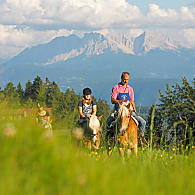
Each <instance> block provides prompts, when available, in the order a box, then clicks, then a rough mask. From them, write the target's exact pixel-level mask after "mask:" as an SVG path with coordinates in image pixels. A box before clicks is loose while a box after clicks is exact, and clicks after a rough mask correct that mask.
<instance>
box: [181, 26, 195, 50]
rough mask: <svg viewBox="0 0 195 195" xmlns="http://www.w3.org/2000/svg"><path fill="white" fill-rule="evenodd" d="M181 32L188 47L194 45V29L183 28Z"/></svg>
mask: <svg viewBox="0 0 195 195" xmlns="http://www.w3.org/2000/svg"><path fill="white" fill-rule="evenodd" d="M183 34H184V38H185V40H186V41H187V45H188V47H195V29H193V28H191V29H184V31H183Z"/></svg>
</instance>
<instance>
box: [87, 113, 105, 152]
mask: <svg viewBox="0 0 195 195" xmlns="http://www.w3.org/2000/svg"><path fill="white" fill-rule="evenodd" d="M101 118H102V116H100V117H97V116H95V115H92V116H91V117H90V119H89V127H90V129H91V130H92V131H93V142H94V144H95V145H94V147H95V148H96V149H98V148H99V145H100V136H99V131H100V120H101Z"/></svg>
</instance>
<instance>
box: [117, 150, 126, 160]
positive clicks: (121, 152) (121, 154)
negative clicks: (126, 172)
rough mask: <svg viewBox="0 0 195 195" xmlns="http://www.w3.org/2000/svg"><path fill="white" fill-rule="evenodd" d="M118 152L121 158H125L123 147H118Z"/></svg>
mask: <svg viewBox="0 0 195 195" xmlns="http://www.w3.org/2000/svg"><path fill="white" fill-rule="evenodd" d="M118 151H119V154H120V156H121V158H122V160H123V161H124V160H125V153H124V148H118Z"/></svg>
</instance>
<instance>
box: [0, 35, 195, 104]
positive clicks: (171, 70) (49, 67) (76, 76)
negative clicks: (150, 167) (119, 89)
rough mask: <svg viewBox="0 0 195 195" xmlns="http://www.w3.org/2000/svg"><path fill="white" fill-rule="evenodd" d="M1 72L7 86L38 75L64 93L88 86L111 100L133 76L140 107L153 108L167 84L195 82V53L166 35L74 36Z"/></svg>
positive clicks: (26, 54) (27, 53)
mask: <svg viewBox="0 0 195 195" xmlns="http://www.w3.org/2000/svg"><path fill="white" fill-rule="evenodd" d="M0 68H1V80H0V82H1V85H3V86H4V85H5V84H6V83H8V82H9V81H12V82H14V83H16V84H17V83H18V82H19V81H20V82H21V83H22V84H23V85H24V83H26V82H27V81H28V80H33V79H34V78H35V77H36V76H37V75H39V76H41V77H42V78H43V79H44V78H45V77H48V78H49V79H50V80H55V81H56V82H57V83H58V85H59V86H60V88H61V89H62V90H66V89H67V88H73V89H75V90H76V91H77V92H81V91H82V88H83V87H86V86H89V87H91V88H92V89H93V92H94V93H93V94H94V95H95V96H97V97H101V98H105V99H107V100H109V99H110V93H111V89H112V87H113V85H115V84H116V83H117V82H119V81H120V74H121V72H123V71H129V72H130V75H131V78H130V82H129V84H130V85H132V87H133V88H134V91H135V97H136V103H137V104H139V105H140V104H141V105H151V104H153V103H154V102H155V96H156V94H157V92H158V89H161V90H163V89H164V87H165V83H166V82H168V83H170V85H173V84H174V83H175V82H176V81H180V80H181V77H183V76H185V77H187V78H188V79H192V78H193V77H194V75H195V74H194V70H195V69H194V68H195V49H194V48H187V47H184V45H183V44H182V43H181V42H178V41H175V40H173V39H171V38H170V37H168V36H166V35H163V34H150V33H146V32H144V33H142V34H139V35H138V36H130V35H128V34H123V33H119V34H116V33H106V34H105V33H94V32H93V33H86V34H84V36H83V37H79V36H77V35H75V34H72V35H70V36H68V37H63V36H62V37H56V38H55V39H53V40H52V41H50V42H48V43H46V44H40V45H37V46H33V47H31V48H26V49H24V50H23V51H22V52H21V53H19V54H18V55H17V56H15V57H13V58H12V59H11V60H9V61H7V62H4V63H2V64H1V66H0Z"/></svg>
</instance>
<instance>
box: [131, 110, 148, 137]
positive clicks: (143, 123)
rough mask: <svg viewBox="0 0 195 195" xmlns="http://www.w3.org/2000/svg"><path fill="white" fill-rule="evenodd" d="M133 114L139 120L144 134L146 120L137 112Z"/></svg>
mask: <svg viewBox="0 0 195 195" xmlns="http://www.w3.org/2000/svg"><path fill="white" fill-rule="evenodd" d="M131 115H132V116H133V117H135V119H136V120H137V121H138V122H139V128H140V130H141V131H142V134H144V131H145V127H146V121H145V120H144V119H143V118H142V117H141V116H138V115H137V114H136V113H135V112H132V114H131Z"/></svg>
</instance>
